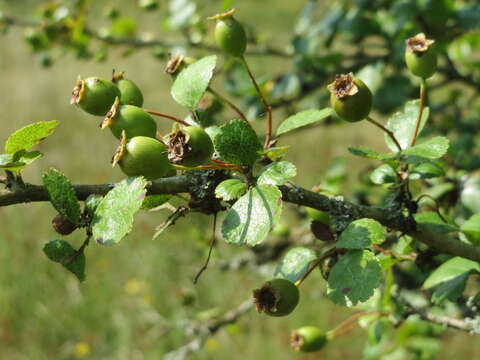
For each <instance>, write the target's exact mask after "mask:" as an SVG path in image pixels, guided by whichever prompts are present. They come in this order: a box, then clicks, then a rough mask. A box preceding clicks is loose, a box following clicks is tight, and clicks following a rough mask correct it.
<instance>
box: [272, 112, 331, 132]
mask: <svg viewBox="0 0 480 360" xmlns="http://www.w3.org/2000/svg"><path fill="white" fill-rule="evenodd" d="M332 114H333V109H331V108H326V109H322V110H317V109H310V110H304V111H301V112H299V113H296V114H295V115H292V116H290V117H288V118H287V119H285V121H283V122H282V123H281V124H280V126H279V127H278V129H277V136H279V135H282V134H285V133H287V132H289V131H292V130H295V129H298V128H300V127H303V126H307V125H310V124H314V123H316V122H318V121H320V120H323V119H326V118H327V117H329V116H331V115H332Z"/></svg>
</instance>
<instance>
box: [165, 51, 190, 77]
mask: <svg viewBox="0 0 480 360" xmlns="http://www.w3.org/2000/svg"><path fill="white" fill-rule="evenodd" d="M195 61H196V59H195V58H192V57H186V56H183V55H180V54H178V55H175V56H172V57H170V60H168V63H167V65H166V66H165V74H168V75H170V76H171V77H172V78H173V79H174V80H175V79H176V78H177V76H178V74H180V72H181V71H182V70H183V69H185V68H186V67H187V66H188V65H190V64H193V63H194V62H195Z"/></svg>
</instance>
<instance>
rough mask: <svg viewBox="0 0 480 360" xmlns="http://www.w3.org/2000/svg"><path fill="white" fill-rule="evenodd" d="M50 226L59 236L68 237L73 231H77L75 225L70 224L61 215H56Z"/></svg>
mask: <svg viewBox="0 0 480 360" xmlns="http://www.w3.org/2000/svg"><path fill="white" fill-rule="evenodd" d="M52 226H53V228H54V229H55V231H56V232H57V233H59V234H60V235H70V234H71V233H72V232H74V231H75V229H77V225H75V224H74V223H72V222H71V221H70V220H68V218H67V217H66V216H65V215H62V214H58V215H57V216H55V217H54V218H53V219H52Z"/></svg>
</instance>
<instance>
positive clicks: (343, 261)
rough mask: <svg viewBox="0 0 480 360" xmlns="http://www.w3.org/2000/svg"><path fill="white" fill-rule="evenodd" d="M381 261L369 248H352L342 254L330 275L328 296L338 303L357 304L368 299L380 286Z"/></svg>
mask: <svg viewBox="0 0 480 360" xmlns="http://www.w3.org/2000/svg"><path fill="white" fill-rule="evenodd" d="M381 277H382V272H381V267H380V262H379V261H378V259H377V258H376V257H375V255H374V254H372V253H371V252H370V251H367V250H350V251H348V252H347V253H346V254H344V255H342V256H340V258H339V259H338V262H337V263H336V264H335V265H334V266H333V268H332V270H331V271H330V275H329V276H328V289H327V295H328V297H329V298H330V299H331V300H332V301H333V302H334V303H336V304H340V305H345V306H355V305H356V304H357V303H359V302H364V301H367V300H368V299H369V298H370V297H371V296H372V295H373V292H374V290H375V289H376V288H377V287H379V286H380V280H381Z"/></svg>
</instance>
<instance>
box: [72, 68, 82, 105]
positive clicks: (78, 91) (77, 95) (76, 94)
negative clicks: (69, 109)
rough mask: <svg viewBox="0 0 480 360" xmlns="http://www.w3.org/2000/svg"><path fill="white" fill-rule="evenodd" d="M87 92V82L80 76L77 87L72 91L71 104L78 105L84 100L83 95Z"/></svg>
mask: <svg viewBox="0 0 480 360" xmlns="http://www.w3.org/2000/svg"><path fill="white" fill-rule="evenodd" d="M84 91H85V81H84V80H82V78H81V77H80V75H79V76H78V79H77V82H76V84H75V87H74V88H73V90H72V97H71V99H70V104H72V105H74V104H75V105H76V104H78V103H80V101H81V100H82V96H83V93H84Z"/></svg>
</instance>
